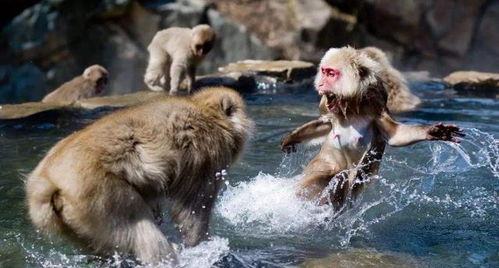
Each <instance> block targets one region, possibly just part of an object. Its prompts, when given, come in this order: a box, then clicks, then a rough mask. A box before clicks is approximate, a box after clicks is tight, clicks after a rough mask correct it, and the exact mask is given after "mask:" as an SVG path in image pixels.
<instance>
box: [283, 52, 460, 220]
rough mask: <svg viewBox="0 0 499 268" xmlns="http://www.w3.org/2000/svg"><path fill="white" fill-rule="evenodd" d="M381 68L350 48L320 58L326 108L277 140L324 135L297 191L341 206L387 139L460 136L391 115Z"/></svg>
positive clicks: (286, 146) (396, 142)
mask: <svg viewBox="0 0 499 268" xmlns="http://www.w3.org/2000/svg"><path fill="white" fill-rule="evenodd" d="M383 68H384V66H382V64H380V63H379V62H377V61H375V60H373V59H372V58H371V57H369V55H367V54H366V52H365V51H362V50H355V49H353V48H351V47H343V48H333V49H330V50H329V51H327V52H326V54H325V55H324V57H323V58H322V60H321V62H320V66H319V72H318V74H317V76H316V79H315V87H316V89H317V90H318V91H319V94H320V95H322V96H323V98H322V101H321V104H320V105H321V107H322V108H321V109H322V110H327V113H326V114H324V115H322V116H321V117H320V118H319V119H317V120H314V121H311V122H309V123H306V124H304V125H303V126H301V127H299V128H297V129H295V130H294V131H292V132H291V133H290V134H289V135H287V136H285V137H283V138H282V140H281V149H282V150H283V151H288V152H289V151H294V145H295V144H297V143H300V142H303V141H312V140H314V139H323V145H322V147H321V149H320V152H319V153H318V154H317V155H316V156H315V158H314V159H313V160H312V161H311V162H310V163H309V164H308V165H307V167H306V168H305V170H304V171H303V179H302V180H301V182H300V190H299V191H300V192H299V195H301V196H303V197H305V198H319V197H321V203H324V202H330V203H332V205H333V206H334V208H335V209H336V210H339V209H340V208H341V207H342V206H343V205H344V203H345V201H346V199H347V197H349V196H351V195H352V196H353V197H354V196H355V194H356V193H358V190H359V189H360V188H361V180H362V179H360V180H359V176H360V175H362V173H364V174H367V175H372V174H375V173H377V171H378V167H379V161H380V160H381V157H382V155H383V153H384V148H385V144H386V143H388V144H389V145H391V146H405V145H409V144H412V143H415V142H418V141H424V140H444V141H452V142H458V140H457V138H456V137H462V136H463V135H464V134H463V133H462V131H461V130H460V129H459V128H458V127H457V126H455V125H444V124H442V123H438V124H435V125H433V126H414V125H405V124H401V123H398V122H396V121H395V120H393V119H392V118H391V117H390V115H389V114H388V109H387V107H386V103H387V92H386V88H385V83H384V82H383V81H382V78H383V75H382V72H383ZM350 169H353V172H350V173H349V171H348V170H350ZM331 180H333V185H332V189H329V191H328V192H327V195H326V196H325V195H323V190H324V189H325V188H326V187H328V186H329V185H331V184H330V181H331ZM329 187H331V186H329ZM321 194H322V195H321ZM323 197H325V198H323Z"/></svg>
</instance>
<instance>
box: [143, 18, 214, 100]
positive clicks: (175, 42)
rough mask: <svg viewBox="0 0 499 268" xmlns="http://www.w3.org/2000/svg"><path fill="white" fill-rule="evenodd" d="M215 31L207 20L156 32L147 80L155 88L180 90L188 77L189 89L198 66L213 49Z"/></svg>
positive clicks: (147, 83)
mask: <svg viewBox="0 0 499 268" xmlns="http://www.w3.org/2000/svg"><path fill="white" fill-rule="evenodd" d="M214 42H215V32H214V31H213V29H212V28H211V27H210V26H209V25H206V24H201V25H197V26H195V27H193V28H192V29H190V28H180V27H172V28H168V29H166V30H162V31H159V32H157V33H156V35H155V36H154V38H153V39H152V41H151V43H150V44H149V46H148V48H147V50H148V51H149V63H148V65H147V69H146V73H145V75H144V83H145V84H146V85H147V86H148V87H149V89H151V90H154V91H168V90H169V91H170V94H172V95H176V94H178V90H179V87H180V84H181V83H182V81H183V80H184V78H185V77H187V93H190V92H191V90H192V87H193V85H194V82H195V79H196V67H197V66H198V65H199V64H200V63H201V61H202V60H203V58H204V57H205V56H206V54H208V52H210V50H211V48H212V47H213V43H214Z"/></svg>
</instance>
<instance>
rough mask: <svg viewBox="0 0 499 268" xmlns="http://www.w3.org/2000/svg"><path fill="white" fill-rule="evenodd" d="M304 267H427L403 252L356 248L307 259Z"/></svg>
mask: <svg viewBox="0 0 499 268" xmlns="http://www.w3.org/2000/svg"><path fill="white" fill-rule="evenodd" d="M300 267H303V268H312V267H314V268H319V267H337V268H342V267H345V268H355V267H386V268H390V267H393V268H399V267H400V268H402V267H408V268H409V267H411V268H412V267H426V265H424V263H422V262H421V261H419V260H417V259H415V258H414V257H412V256H409V255H406V254H401V253H392V252H388V253H384V252H383V253H381V252H376V251H369V250H356V251H352V252H340V253H336V254H332V255H330V256H329V257H326V258H323V259H318V260H310V261H305V262H304V263H302V264H301V265H300Z"/></svg>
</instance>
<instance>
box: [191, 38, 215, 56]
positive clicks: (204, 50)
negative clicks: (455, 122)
mask: <svg viewBox="0 0 499 268" xmlns="http://www.w3.org/2000/svg"><path fill="white" fill-rule="evenodd" d="M212 47H213V42H212V41H208V42H204V43H201V42H200V43H194V44H193V48H192V51H193V53H194V55H196V56H197V57H204V56H206V54H208V52H210V50H211V48H212Z"/></svg>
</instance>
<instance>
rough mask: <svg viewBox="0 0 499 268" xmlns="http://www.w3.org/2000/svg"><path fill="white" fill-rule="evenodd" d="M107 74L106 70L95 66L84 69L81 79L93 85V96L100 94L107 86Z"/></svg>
mask: <svg viewBox="0 0 499 268" xmlns="http://www.w3.org/2000/svg"><path fill="white" fill-rule="evenodd" d="M108 74H109V73H108V71H107V70H106V68H104V67H102V66H100V65H98V64H95V65H92V66H90V67H88V68H87V69H85V71H84V72H83V78H85V80H88V81H91V82H92V83H93V85H94V89H95V94H100V93H101V92H102V91H103V90H104V88H105V87H106V85H107V82H108V78H107V77H108Z"/></svg>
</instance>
